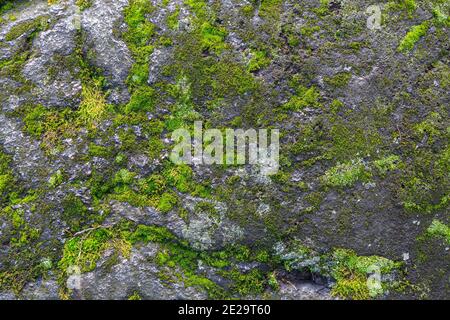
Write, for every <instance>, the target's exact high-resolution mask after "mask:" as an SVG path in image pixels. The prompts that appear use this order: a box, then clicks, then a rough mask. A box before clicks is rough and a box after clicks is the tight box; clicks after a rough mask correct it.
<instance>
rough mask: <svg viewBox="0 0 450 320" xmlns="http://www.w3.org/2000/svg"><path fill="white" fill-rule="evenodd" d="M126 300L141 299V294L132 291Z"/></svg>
mask: <svg viewBox="0 0 450 320" xmlns="http://www.w3.org/2000/svg"><path fill="white" fill-rule="evenodd" d="M128 300H130V301H132V300H142V298H141V296H140V295H139V293H138V292H134V293H133V294H132V295H131V296H129V297H128Z"/></svg>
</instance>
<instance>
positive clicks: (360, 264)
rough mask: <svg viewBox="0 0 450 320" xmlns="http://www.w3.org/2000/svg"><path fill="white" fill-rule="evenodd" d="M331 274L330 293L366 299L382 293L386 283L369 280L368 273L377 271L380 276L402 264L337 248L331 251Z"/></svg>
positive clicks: (355, 298)
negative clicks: (332, 283)
mask: <svg viewBox="0 0 450 320" xmlns="http://www.w3.org/2000/svg"><path fill="white" fill-rule="evenodd" d="M333 260H334V265H333V268H332V276H333V278H334V279H335V280H336V284H335V285H334V286H333V289H332V294H334V295H336V296H339V297H342V298H350V299H354V300H367V299H370V298H375V297H378V296H380V295H382V294H383V293H384V292H385V291H386V290H387V289H388V287H389V286H388V285H387V284H385V283H383V282H382V280H381V279H380V281H381V283H380V284H379V285H377V283H372V285H370V284H371V282H370V278H368V277H369V275H370V274H371V273H375V272H379V274H380V276H382V275H384V274H390V273H392V272H393V271H395V270H397V269H400V268H401V266H402V264H401V263H398V262H394V261H391V260H389V259H386V258H382V257H378V256H370V257H365V256H358V255H356V253H355V252H353V251H351V250H345V249H337V250H336V251H335V252H334V253H333Z"/></svg>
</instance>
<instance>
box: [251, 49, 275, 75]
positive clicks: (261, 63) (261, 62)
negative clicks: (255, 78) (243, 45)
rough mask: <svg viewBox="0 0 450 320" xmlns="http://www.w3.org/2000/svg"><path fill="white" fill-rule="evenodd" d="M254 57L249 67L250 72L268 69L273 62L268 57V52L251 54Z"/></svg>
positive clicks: (253, 52)
mask: <svg viewBox="0 0 450 320" xmlns="http://www.w3.org/2000/svg"><path fill="white" fill-rule="evenodd" d="M251 54H252V57H251V59H250V61H249V62H248V65H247V70H248V71H250V72H254V71H258V70H260V69H263V68H265V67H267V66H268V65H269V64H270V62H271V60H270V59H269V58H268V57H267V53H266V51H255V50H253V51H252V52H251Z"/></svg>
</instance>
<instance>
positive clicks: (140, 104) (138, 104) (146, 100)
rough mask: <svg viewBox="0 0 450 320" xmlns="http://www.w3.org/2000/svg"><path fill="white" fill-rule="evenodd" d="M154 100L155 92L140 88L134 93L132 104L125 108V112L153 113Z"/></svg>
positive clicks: (148, 88)
mask: <svg viewBox="0 0 450 320" xmlns="http://www.w3.org/2000/svg"><path fill="white" fill-rule="evenodd" d="M154 100H155V91H154V90H153V89H152V88H150V87H142V88H139V89H137V90H136V91H134V92H133V94H132V96H131V99H130V102H129V103H128V104H127V105H126V107H125V112H126V113H131V112H141V111H143V112H151V111H153V110H154Z"/></svg>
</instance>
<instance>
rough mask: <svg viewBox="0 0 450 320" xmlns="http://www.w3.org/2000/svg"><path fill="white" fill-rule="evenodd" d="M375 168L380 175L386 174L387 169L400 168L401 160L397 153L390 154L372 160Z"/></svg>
mask: <svg viewBox="0 0 450 320" xmlns="http://www.w3.org/2000/svg"><path fill="white" fill-rule="evenodd" d="M374 165H375V168H376V169H377V170H378V172H379V173H380V174H381V175H383V176H384V175H386V173H388V172H389V171H394V170H397V169H399V168H400V166H401V160H400V157H399V156H397V155H390V156H388V157H385V158H383V159H380V160H376V161H374Z"/></svg>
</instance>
